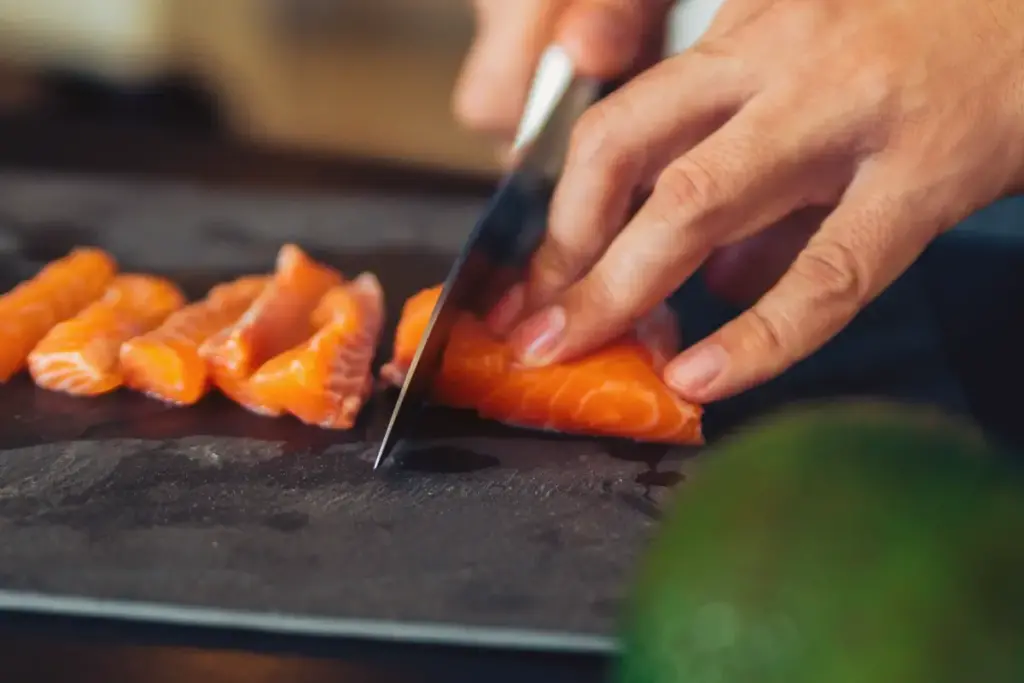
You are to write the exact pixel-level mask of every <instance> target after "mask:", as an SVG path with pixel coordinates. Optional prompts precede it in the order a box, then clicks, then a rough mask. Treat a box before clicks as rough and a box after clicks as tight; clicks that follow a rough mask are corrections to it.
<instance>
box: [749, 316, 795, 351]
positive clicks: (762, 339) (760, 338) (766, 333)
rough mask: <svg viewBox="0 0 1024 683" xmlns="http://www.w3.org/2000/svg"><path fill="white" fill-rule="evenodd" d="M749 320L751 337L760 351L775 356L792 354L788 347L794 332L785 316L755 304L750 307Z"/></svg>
mask: <svg viewBox="0 0 1024 683" xmlns="http://www.w3.org/2000/svg"><path fill="white" fill-rule="evenodd" d="M748 321H749V323H750V326H749V333H750V335H751V336H750V339H751V340H753V345H754V346H756V348H757V349H758V350H759V351H761V352H763V353H766V354H767V355H768V356H771V357H775V358H786V357H788V356H789V355H791V354H790V353H789V352H788V349H789V340H790V339H791V338H792V334H791V333H790V330H789V327H790V325H789V324H788V323H787V322H786V320H785V318H780V317H778V316H775V315H771V314H769V313H768V312H767V311H765V310H764V309H763V308H762V307H761V306H756V305H755V306H754V307H752V308H750V309H749V317H748ZM744 334H747V332H745V333H744Z"/></svg>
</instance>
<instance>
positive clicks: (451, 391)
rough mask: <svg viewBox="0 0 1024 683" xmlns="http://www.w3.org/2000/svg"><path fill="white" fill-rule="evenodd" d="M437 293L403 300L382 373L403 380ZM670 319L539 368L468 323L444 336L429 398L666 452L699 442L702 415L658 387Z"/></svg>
mask: <svg viewBox="0 0 1024 683" xmlns="http://www.w3.org/2000/svg"><path fill="white" fill-rule="evenodd" d="M439 294H440V288H439V287H435V288H432V289H428V290H425V291H423V292H420V293H419V294H417V295H415V296H413V297H412V298H410V299H409V300H408V301H407V302H406V304H405V307H404V309H403V311H402V317H401V319H400V321H399V324H398V330H397V332H396V335H395V347H394V355H393V359H392V360H391V362H389V363H388V364H386V365H385V366H384V368H383V369H382V371H381V376H382V378H383V379H384V380H385V381H386V382H388V383H390V384H393V385H396V386H397V385H400V384H401V383H402V381H404V379H405V373H406V372H407V371H408V368H409V364H410V363H411V362H412V358H413V356H414V355H415V352H416V347H417V346H418V344H419V341H420V338H421V337H422V335H423V333H424V331H425V329H426V326H427V323H428V321H429V320H430V315H431V312H432V311H433V308H434V304H435V303H436V302H437V298H438V295H439ZM676 335H677V332H676V326H675V321H674V318H673V317H671V313H669V312H667V309H658V310H657V311H656V312H655V314H653V316H652V317H649V319H648V320H647V321H645V323H644V324H642V325H640V326H639V327H638V330H637V332H636V333H635V334H630V335H626V336H624V337H623V338H622V339H620V340H618V341H616V342H614V343H612V344H609V345H607V346H605V347H604V348H602V349H600V350H598V351H596V352H594V353H592V354H590V355H589V356H586V357H584V358H581V359H578V360H575V361H571V362H568V363H562V364H559V365H554V366H549V367H543V368H527V367H523V366H520V365H518V364H517V363H516V361H515V358H514V354H513V352H512V349H511V348H510V347H509V346H508V345H507V344H506V343H504V342H502V341H499V340H498V339H495V338H494V337H493V336H492V335H491V334H490V333H489V332H488V330H487V329H486V328H485V326H484V325H483V323H481V322H480V321H478V320H476V319H475V318H473V317H472V316H468V315H466V316H463V317H462V318H460V319H459V320H458V321H457V322H456V324H455V327H454V329H453V331H452V336H451V340H450V342H449V345H448V348H447V349H446V350H445V355H444V359H443V362H442V365H441V369H440V372H439V373H438V376H437V377H436V378H435V380H434V387H433V390H432V391H433V393H432V399H433V400H434V401H436V402H437V403H440V404H443V405H448V406H452V407H455V408H468V409H472V410H475V411H476V412H477V413H478V414H479V415H480V416H481V417H483V418H486V419H493V420H497V421H499V422H504V423H507V424H512V425H517V426H522V427H530V428H537V429H545V430H552V431H558V432H565V433H574V434H585V435H597V436H609V437H624V438H629V439H634V440H637V441H650V442H659V443H671V444H700V443H703V436H702V433H701V416H702V413H703V411H702V409H701V407H700V406H697V405H694V404H691V403H688V402H686V401H683V400H682V399H680V398H679V397H678V396H676V395H675V394H674V393H672V391H670V390H669V389H668V387H667V386H665V384H664V382H663V381H662V379H661V376H660V369H661V367H663V365H664V363H665V362H666V360H667V359H668V358H669V357H670V356H671V354H672V353H673V352H674V351H675V350H676V348H678V338H677V337H676Z"/></svg>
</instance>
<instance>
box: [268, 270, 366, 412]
mask: <svg viewBox="0 0 1024 683" xmlns="http://www.w3.org/2000/svg"><path fill="white" fill-rule="evenodd" d="M312 320H313V322H314V323H320V329H319V330H318V331H317V332H316V333H315V334H314V335H313V336H312V337H310V338H309V339H308V340H307V341H306V342H304V343H302V344H300V345H298V346H296V347H295V348H293V349H291V350H289V351H286V352H284V353H282V354H281V355H279V356H277V357H275V358H272V359H271V360H269V361H267V363H266V364H264V365H263V367H262V368H260V369H259V370H258V371H257V372H256V373H255V374H254V375H253V376H252V378H251V379H250V381H249V386H250V390H251V392H252V395H253V396H254V397H255V398H256V400H257V401H258V402H259V403H260V404H261V405H264V406H275V407H277V408H278V409H282V410H286V411H288V412H289V413H291V414H292V415H294V416H295V417H297V418H298V419H299V420H301V421H302V422H304V423H306V424H309V425H316V426H319V427H323V428H326V429H351V427H352V426H353V425H354V424H355V421H356V417H357V416H358V414H359V411H360V410H362V408H363V405H364V404H365V403H366V400H367V399H368V398H369V396H370V393H371V392H372V390H373V358H374V355H375V354H376V350H377V343H378V341H379V340H380V333H381V330H382V328H383V325H384V291H383V290H382V289H381V286H380V282H378V280H377V278H376V277H374V276H373V275H371V274H369V273H364V274H362V275H360V276H359V277H357V278H356V279H355V280H353V281H352V282H349V283H346V284H343V285H339V286H336V287H334V288H333V289H331V290H330V291H329V292H328V293H327V294H326V295H324V298H323V299H322V300H321V302H320V304H319V305H318V306H317V309H316V310H315V311H314V313H313V316H312Z"/></svg>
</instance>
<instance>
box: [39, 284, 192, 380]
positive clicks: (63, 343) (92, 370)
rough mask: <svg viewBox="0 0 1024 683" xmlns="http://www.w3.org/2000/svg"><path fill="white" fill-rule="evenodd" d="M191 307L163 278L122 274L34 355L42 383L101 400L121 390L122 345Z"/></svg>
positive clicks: (57, 329) (58, 328)
mask: <svg viewBox="0 0 1024 683" xmlns="http://www.w3.org/2000/svg"><path fill="white" fill-rule="evenodd" d="M184 304H185V297H184V295H182V293H181V291H180V290H179V289H178V288H177V286H175V285H174V283H172V282H170V281H169V280H166V279H164V278H161V277H155V276H151V275H120V276H118V277H116V278H114V281H113V282H112V283H111V284H110V286H109V287H108V288H107V290H106V291H105V292H104V293H103V296H102V297H101V298H100V299H98V300H97V301H95V302H93V303H92V304H90V305H89V306H87V307H86V308H85V309H84V310H82V312H81V313H79V314H78V315H76V316H75V317H73V318H71V319H69V320H65V321H64V322H62V323H58V324H57V325H56V326H54V327H53V329H51V330H50V331H49V332H48V333H47V335H46V336H45V337H43V339H42V341H40V342H39V344H37V345H36V347H35V348H34V349H33V350H32V353H30V354H29V356H28V368H29V372H31V373H32V379H33V380H34V381H35V383H36V385H38V386H40V387H42V388H43V389H50V390H51V391H60V392H64V393H66V394H72V395H75V396H97V395H99V394H105V393H107V392H109V391H113V390H114V389H116V388H118V387H119V386H121V384H122V382H123V375H122V373H121V364H120V360H119V357H120V351H121V345H122V344H123V343H124V342H126V341H127V340H129V339H131V338H132V337H134V336H136V335H139V334H142V333H144V332H147V331H149V330H151V329H153V328H154V327H156V326H157V325H159V324H160V323H161V322H163V320H164V319H165V318H166V317H167V316H168V315H170V314H171V313H173V312H174V311H176V310H178V309H179V308H181V307H182V306H183V305H184Z"/></svg>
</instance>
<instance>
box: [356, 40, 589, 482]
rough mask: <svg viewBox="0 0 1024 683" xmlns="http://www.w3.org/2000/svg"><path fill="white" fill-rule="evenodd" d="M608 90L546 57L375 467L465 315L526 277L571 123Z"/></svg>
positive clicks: (559, 56)
mask: <svg viewBox="0 0 1024 683" xmlns="http://www.w3.org/2000/svg"><path fill="white" fill-rule="evenodd" d="M608 89H609V85H608V84H602V83H601V82H599V81H596V80H594V79H586V78H579V77H577V76H576V74H575V71H574V69H573V66H572V62H571V60H570V59H569V57H568V55H566V54H565V52H563V51H562V50H561V49H560V48H557V47H556V48H550V49H549V50H548V51H547V52H545V54H544V56H543V58H542V59H541V61H540V64H539V66H538V69H537V73H536V76H535V78H534V83H533V87H532V88H531V91H530V95H529V97H528V99H527V106H526V108H525V110H524V113H523V117H522V120H521V122H520V126H519V131H518V133H517V137H516V143H515V149H514V159H515V161H514V166H513V169H512V171H511V172H510V173H508V174H507V175H506V176H505V177H504V178H503V179H502V181H501V183H500V184H499V186H498V189H497V191H496V192H495V193H494V195H493V196H492V198H491V200H490V201H489V202H488V204H487V206H486V208H485V209H484V212H483V215H482V216H481V218H480V219H479V220H478V222H477V224H476V225H475V227H474V228H473V230H472V232H471V233H470V236H469V238H468V239H467V240H466V243H465V244H464V246H463V248H462V250H461V251H460V253H459V255H458V256H457V257H456V259H455V263H454V264H453V265H452V267H451V270H450V271H449V272H448V276H447V278H445V281H444V285H443V287H442V289H441V295H440V297H439V298H438V300H437V303H436V304H435V306H434V310H433V312H432V314H431V317H430V321H429V322H428V323H427V328H426V331H425V332H424V334H423V338H422V339H421V340H420V344H419V347H418V348H417V350H416V354H415V355H414V356H413V359H412V363H411V364H410V366H409V370H408V372H407V373H406V376H405V381H404V382H403V384H402V388H401V391H400V392H399V395H398V400H397V402H396V403H395V407H394V409H393V410H392V413H391V419H390V420H389V422H388V426H387V429H386V430H385V432H384V438H383V439H382V441H381V445H380V450H379V451H378V452H377V458H376V460H375V462H374V465H373V467H374V469H377V468H378V467H380V465H381V464H382V463H383V462H384V461H385V459H386V458H387V457H388V456H389V455H390V454H391V453H392V451H393V449H394V448H395V445H396V444H397V443H398V442H400V441H401V440H402V439H403V438H404V436H405V435H406V434H408V433H409V432H410V431H411V430H412V428H413V427H414V426H415V425H414V422H415V419H416V417H417V416H418V415H419V413H420V411H421V410H422V407H423V405H424V403H425V402H426V397H427V395H428V394H429V391H430V388H431V386H432V383H433V380H434V377H435V376H436V375H437V372H438V370H439V369H440V366H441V362H442V359H443V358H444V351H445V348H446V347H447V345H448V340H449V338H450V336H451V331H452V327H453V326H454V324H455V321H456V320H457V319H458V318H459V316H460V315H462V314H463V313H465V312H469V313H473V314H475V315H483V314H485V313H486V312H487V311H488V310H490V308H491V307H492V306H493V305H494V304H495V303H497V300H498V299H499V298H500V297H501V295H502V294H504V292H505V291H507V289H508V288H509V287H510V286H511V285H512V284H514V283H515V282H516V281H517V280H518V279H519V278H520V277H521V276H522V273H523V270H524V269H525V268H526V266H527V264H528V262H529V259H530V257H531V256H532V255H533V253H534V252H535V251H536V250H537V247H539V246H540V243H541V241H542V239H543V237H544V234H545V232H546V231H547V219H548V208H549V206H550V204H551V195H552V193H553V192H554V186H555V182H556V179H557V177H558V174H559V172H560V171H561V166H562V160H563V159H564V155H565V149H566V146H567V143H568V138H569V132H570V130H571V128H572V124H573V123H574V122H575V120H576V119H577V118H579V115H580V114H582V112H583V111H584V110H585V109H586V108H587V107H588V106H590V105H591V104H593V102H594V101H595V100H597V99H598V98H599V97H600V96H601V95H602V94H604V93H606V92H607V90H608Z"/></svg>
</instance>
